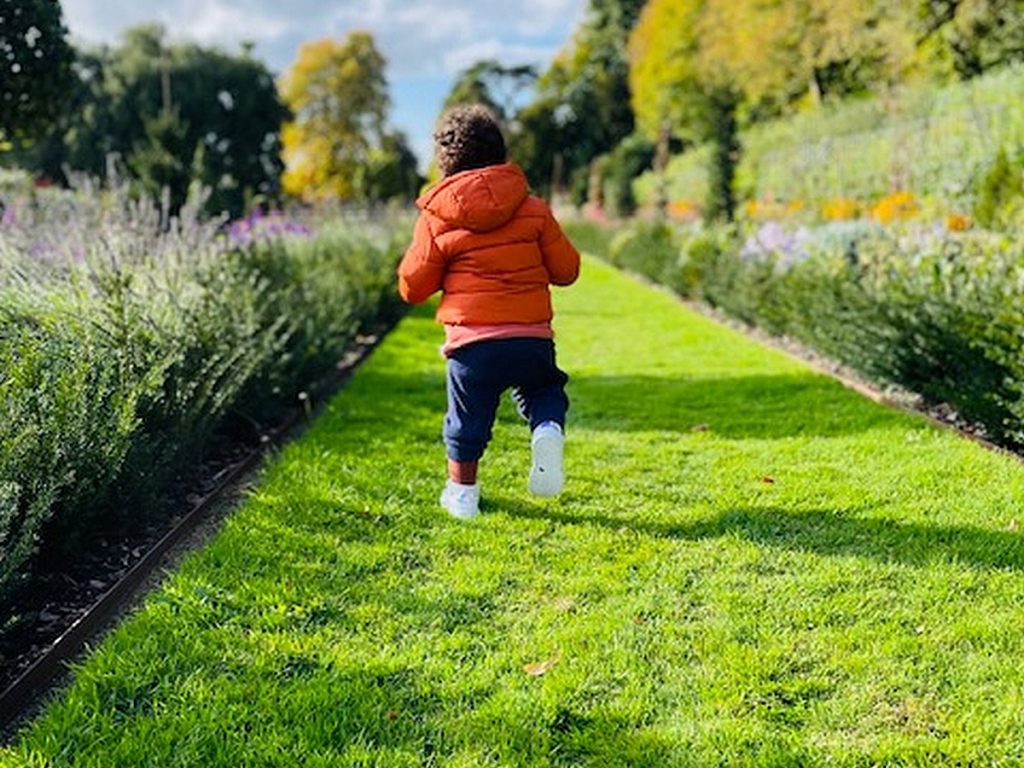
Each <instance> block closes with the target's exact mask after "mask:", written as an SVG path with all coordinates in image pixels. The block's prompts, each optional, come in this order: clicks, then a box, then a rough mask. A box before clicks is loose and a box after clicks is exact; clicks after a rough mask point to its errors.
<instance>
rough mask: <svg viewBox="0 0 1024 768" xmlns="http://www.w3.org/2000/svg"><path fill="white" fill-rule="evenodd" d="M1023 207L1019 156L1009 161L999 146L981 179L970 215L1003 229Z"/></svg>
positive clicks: (1023, 177) (1022, 172) (1023, 178)
mask: <svg viewBox="0 0 1024 768" xmlns="http://www.w3.org/2000/svg"><path fill="white" fill-rule="evenodd" d="M1022 208H1024V163H1022V157H1021V155H1019V154H1018V155H1017V157H1015V158H1014V159H1013V160H1012V161H1011V160H1010V157H1009V156H1008V155H1007V153H1006V150H1005V149H1003V148H1000V150H999V151H998V152H997V153H996V157H995V160H993V161H992V167H991V168H989V170H988V172H987V173H986V174H985V176H984V177H983V178H982V180H981V184H980V185H979V188H978V198H977V202H976V203H975V204H974V218H975V220H976V221H977V222H978V223H979V224H981V225H982V226H984V227H988V228H990V229H999V228H1005V227H1007V226H1008V225H1010V224H1012V223H1013V222H1014V220H1015V218H1016V214H1017V213H1019V212H1020V211H1021V209H1022Z"/></svg>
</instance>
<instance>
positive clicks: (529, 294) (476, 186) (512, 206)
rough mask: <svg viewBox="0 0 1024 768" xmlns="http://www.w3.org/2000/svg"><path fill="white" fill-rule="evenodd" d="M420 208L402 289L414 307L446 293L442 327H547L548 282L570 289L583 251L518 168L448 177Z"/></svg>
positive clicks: (400, 269) (405, 261)
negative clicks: (529, 189) (435, 295)
mask: <svg viewBox="0 0 1024 768" xmlns="http://www.w3.org/2000/svg"><path fill="white" fill-rule="evenodd" d="M416 205H417V206H419V208H420V209H421V211H422V213H421V214H420V218H419V221H417V222H416V230H415V233H414V235H413V242H412V245H411V246H409V250H407V251H406V252H405V256H404V257H403V259H402V263H401V264H400V265H399V267H398V288H399V292H400V293H401V294H402V298H403V299H405V300H406V301H407V302H409V303H411V304H419V303H420V302H422V301H426V299H427V298H428V297H429V296H430V295H431V294H433V293H434V292H436V291H438V290H443V291H444V294H443V296H442V298H441V306H440V307H439V308H438V310H437V319H438V320H439V321H440V322H442V323H446V324H449V325H501V324H505V323H543V322H546V321H548V320H550V319H551V295H550V293H549V291H548V285H549V284H554V285H569V284H571V283H573V282H574V281H575V280H576V277H577V275H578V274H579V269H580V255H579V253H578V252H577V251H576V249H575V248H574V247H573V245H572V243H570V242H569V239H568V238H567V237H566V236H565V235H564V234H563V233H562V229H561V227H559V226H558V222H557V221H555V217H554V216H553V215H552V213H551V209H550V208H549V207H548V205H547V203H545V202H544V201H543V200H541V199H540V198H537V197H533V196H531V195H530V194H529V193H528V191H527V185H526V176H524V175H523V172H522V170H520V168H519V167H518V166H517V165H515V164H513V163H506V164H504V165H492V166H488V167H486V168H479V169H476V170H471V171H463V172H462V173H457V174H454V175H452V176H449V177H448V178H446V179H444V181H442V182H441V183H440V184H438V185H437V186H436V187H434V189H432V190H431V191H430V192H428V193H426V194H425V195H423V197H421V198H420V199H419V200H417V201H416Z"/></svg>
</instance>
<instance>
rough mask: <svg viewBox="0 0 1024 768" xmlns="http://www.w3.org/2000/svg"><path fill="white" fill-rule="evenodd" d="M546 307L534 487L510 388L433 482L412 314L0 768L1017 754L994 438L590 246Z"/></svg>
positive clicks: (722, 762)
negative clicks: (953, 423)
mask: <svg viewBox="0 0 1024 768" xmlns="http://www.w3.org/2000/svg"><path fill="white" fill-rule="evenodd" d="M555 300H556V305H557V309H556V322H557V324H558V354H559V361H560V364H561V365H562V366H563V367H564V368H565V369H566V370H567V371H568V372H569V373H570V375H571V377H572V378H571V380H570V383H569V396H570V398H571V399H572V406H571V409H570V411H569V419H570V426H569V431H568V444H567V452H566V459H567V464H566V466H567V468H568V484H567V487H566V490H565V492H564V493H563V494H562V495H561V496H560V497H559V498H558V499H551V500H544V501H538V500H537V499H536V498H533V497H531V496H529V494H528V493H527V490H526V475H527V472H528V468H529V466H530V447H529V433H528V431H527V429H526V428H525V426H524V425H523V423H522V421H521V420H520V419H519V418H518V417H517V415H516V414H515V413H514V409H513V408H512V407H511V403H510V402H508V401H507V400H506V401H505V402H503V403H502V407H501V410H500V411H499V418H498V420H497V423H496V425H495V429H494V440H493V442H492V443H491V446H490V447H489V449H488V452H487V454H486V456H485V458H484V460H483V462H481V475H480V477H481V488H482V491H483V507H482V514H481V516H480V518H479V519H477V520H476V521H474V522H472V523H470V524H468V525H467V524H466V523H465V522H463V521H459V520H453V519H451V518H449V517H448V516H447V515H446V514H445V513H444V511H442V510H441V509H439V508H438V505H437V493H438V490H439V488H440V487H441V485H442V484H443V482H444V475H445V468H444V461H445V457H444V448H443V446H442V445H441V444H440V441H439V439H438V432H439V429H440V415H441V414H443V412H444V407H445V395H444V364H443V361H442V360H440V359H439V358H438V355H437V344H438V342H439V340H440V338H441V332H440V330H439V329H438V327H437V325H436V323H434V321H433V319H432V317H431V316H430V315H431V311H430V309H429V308H422V309H418V310H416V311H415V312H413V313H411V314H410V315H409V316H408V317H406V319H405V320H403V322H402V324H401V326H400V327H399V328H398V329H396V331H395V332H394V333H393V334H392V335H390V336H389V337H388V338H387V339H386V340H385V341H384V342H383V344H382V345H381V346H380V347H379V348H378V349H377V350H376V351H375V352H374V354H373V357H372V358H371V359H370V360H368V361H367V362H366V364H365V365H364V366H362V367H360V369H359V371H358V372H357V373H356V375H355V376H354V377H353V379H352V380H351V382H350V383H349V385H348V386H346V388H345V389H344V391H343V392H342V393H340V394H339V396H338V397H336V398H335V399H334V400H333V401H332V402H331V403H330V405H329V406H328V408H327V409H326V410H325V412H324V414H323V417H322V418H321V419H319V420H318V421H317V422H316V423H315V424H313V425H312V426H311V428H310V429H309V431H308V432H307V433H306V434H305V435H304V436H303V437H302V438H301V439H298V440H296V441H294V442H293V443H291V444H290V445H289V446H287V447H286V448H285V449H284V450H283V451H281V452H280V454H279V455H277V456H275V457H274V458H273V459H272V460H271V461H270V462H268V466H267V467H266V470H265V471H264V472H263V473H262V475H261V477H260V479H259V482H258V483H257V484H256V486H255V487H254V488H253V489H252V490H251V491H250V493H249V494H247V498H246V499H244V501H243V502H242V503H241V504H240V505H239V508H238V509H237V510H235V511H234V512H233V513H232V514H231V516H230V518H229V519H228V521H227V523H226V524H225V525H224V526H223V528H222V530H221V531H220V532H219V533H218V534H217V536H216V537H215V538H214V539H213V540H212V541H211V542H209V543H208V544H207V545H206V546H205V547H204V548H202V549H201V550H199V551H197V552H195V553H193V554H192V555H191V556H190V557H189V558H188V559H187V560H186V561H185V563H184V564H183V565H182V566H181V568H179V569H178V570H177V571H176V572H175V573H174V574H172V575H170V576H169V577H168V578H167V579H166V580H164V583H163V584H162V585H161V586H160V587H159V588H158V589H157V590H156V591H155V592H154V593H153V594H152V595H150V596H149V598H148V599H147V600H146V602H145V604H144V605H143V606H141V607H140V608H139V609H138V610H137V611H135V612H133V613H132V615H130V616H129V617H127V618H126V619H125V620H124V622H123V623H122V625H121V626H120V627H118V628H117V629H116V630H115V631H113V632H111V633H110V634H109V635H108V636H107V637H106V638H105V639H104V641H103V642H102V644H100V645H99V647H98V648H96V649H95V650H94V651H93V652H92V653H90V654H89V657H88V658H86V659H85V660H83V661H82V662H81V663H80V664H78V665H76V670H75V675H74V680H73V681H71V682H70V683H69V685H68V686H67V688H66V690H64V691H61V692H60V693H58V694H57V695H55V696H54V699H53V701H51V702H49V703H48V705H47V707H46V709H45V710H44V711H43V712H42V714H41V715H40V716H39V717H38V718H37V719H36V720H35V721H34V722H32V723H30V724H28V725H27V726H26V727H25V729H24V730H23V731H22V732H21V733H20V734H17V735H16V736H15V737H13V738H12V743H11V745H10V746H9V747H7V748H4V749H0V765H3V766H4V768H16V767H17V768H23V767H24V766H26V765H28V766H44V765H47V766H48V765H63V764H66V763H70V762H73V764H74V765H75V766H77V767H78V768H115V767H116V768H120V767H122V766H123V767H124V768H129V767H134V766H143V765H146V766H149V765H154V766H157V765H158V766H168V767H170V766H203V768H235V767H236V766H286V765H294V764H296V762H297V761H298V762H300V763H301V764H302V765H304V766H310V767H311V768H327V767H328V766H375V767H379V768H423V767H424V766H438V767H440V766H445V768H570V766H571V767H572V768H704V767H706V766H730V768H731V767H732V766H737V767H738V768H764V767H771V768H826V767H827V766H841V767H842V768H866V767H867V766H892V767H893V768H895V767H896V766H900V767H901V768H910V767H911V766H913V767H914V768H923V767H924V766H928V768H957V767H959V768H964V766H1008V765H1014V764H1015V763H1017V762H1018V761H1019V760H1018V758H1019V756H1020V754H1021V751H1022V749H1024V736H1022V734H1021V733H1020V732H1019V725H1020V711H1019V708H1018V706H1017V702H1018V701H1019V697H1020V691H1021V688H1022V686H1024V670H1022V668H1021V664H1020V658H1021V657H1022V656H1024V633H1021V632H1019V631H1018V627H1019V626H1020V623H1021V620H1022V615H1024V579H1022V578H1021V574H1022V571H1024V540H1022V539H1021V535H1020V532H1019V531H1017V530H1012V529H1013V528H1016V527H1017V522H1016V521H1017V520H1019V518H1020V499H1021V498H1022V497H1024V472H1022V471H1021V467H1020V465H1019V463H1018V462H1016V461H1015V460H1014V459H1012V458H1011V457H1008V456H1004V455H999V454H996V453H993V452H989V451H985V450H983V449H982V448H981V447H979V446H977V445H975V444H973V443H971V442H970V441H968V440H964V439H962V438H961V437H960V436H958V435H956V434H954V433H951V432H949V431H945V430H939V429H936V428H933V427H931V426H929V425H928V424H926V423H925V422H924V421H923V420H922V419H920V418H918V417H915V416H910V415H907V414H902V413H898V412H895V411H894V410H892V409H888V408H884V407H881V406H878V405H876V404H874V403H872V402H870V401H868V400H867V399H865V398H863V397H861V396H859V395H857V394H856V393H853V392H850V391H849V390H847V389H845V388H843V387H842V386H841V385H840V384H839V383H838V382H835V381H833V380H831V379H829V378H828V377H824V376H820V375H817V374H815V373H813V372H812V371H810V370H808V368H807V366H806V365H804V364H803V363H801V362H799V361H795V360H793V359H791V358H788V357H786V356H784V355H782V354H779V353H777V352H774V351H771V350H767V349H765V348H764V347H763V346H761V345H759V344H756V343H754V342H752V341H751V340H750V339H746V338H744V337H743V336H741V335H740V334H737V333H734V332H732V331H730V330H728V329H726V328H723V327H722V326H721V325H720V324H717V323H713V322H711V321H709V320H707V319H706V318H702V317H700V316H698V315H696V314H695V313H693V312H690V311H688V310H687V309H685V308H683V307H681V306H680V305H679V302H677V301H676V300H674V298H673V297H671V296H669V295H667V294H666V293H665V292H659V291H653V290H651V289H650V288H648V287H646V286H643V285H640V284H638V283H637V282H636V281H633V280H630V279H628V278H627V277H625V276H623V275H621V274H617V273H616V272H615V271H614V270H612V269H610V268H608V267H606V266H604V265H601V264H598V263H595V262H593V261H589V262H587V263H586V264H584V269H583V272H582V275H581V280H580V283H579V284H577V285H575V286H573V287H572V288H571V289H569V290H567V291H564V292H562V291H559V292H557V293H556V296H555ZM769 481H771V482H769ZM543 661H549V663H548V664H547V665H546V670H547V671H546V672H545V673H544V674H543V675H542V676H539V677H534V676H531V675H529V674H527V672H526V670H525V668H526V667H527V666H528V665H532V664H536V663H537V662H543ZM968 703H969V704H968Z"/></svg>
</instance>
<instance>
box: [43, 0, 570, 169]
mask: <svg viewBox="0 0 1024 768" xmlns="http://www.w3.org/2000/svg"><path fill="white" fill-rule="evenodd" d="M585 2H586V0H335V2H329V1H326V2H325V1H324V0H290V1H289V0H162V2H160V3H148V2H145V1H144V0H143V1H141V2H140V0H63V2H62V6H63V8H64V20H65V23H66V25H67V27H68V29H69V30H70V32H71V36H72V38H73V39H74V40H75V41H76V42H78V43H89V42H92V43H98V42H114V41H116V40H117V37H118V35H119V34H120V32H121V31H122V30H123V29H125V28H126V27H130V26H133V25H135V24H139V23H142V22H147V21H159V22H162V23H163V24H164V26H165V27H166V28H167V29H168V31H169V33H170V36H171V37H172V38H173V39H175V40H184V39H188V40H193V41H196V42H199V43H202V44H204V45H215V46H219V47H221V48H224V49H225V50H228V51H236V50H239V44H240V43H241V41H243V40H250V41H253V42H255V43H256V48H255V53H256V55H258V56H259V57H260V58H261V59H263V61H265V62H266V63H267V64H268V65H269V67H270V68H271V70H273V71H274V72H275V73H276V74H279V73H281V72H283V71H284V70H285V69H287V68H288V66H289V65H290V64H291V63H292V61H294V60H295V56H296V53H297V52H298V48H299V46H300V45H301V44H302V43H303V42H305V41H307V40H314V39H318V38H322V37H337V38H343V37H344V36H345V35H346V34H347V33H348V32H350V31H352V30H356V29H363V30H369V31H370V32H371V33H372V34H373V36H374V39H375V40H376V42H377V46H378V48H379V49H380V50H381V52H382V53H383V54H384V56H385V57H386V58H387V60H388V71H387V76H388V81H389V83H390V85H391V97H392V105H391V123H392V125H394V126H395V127H396V128H399V129H401V130H402V131H404V132H405V133H406V135H407V136H408V137H409V140H410V142H411V144H412V146H413V149H414V150H415V151H416V154H417V155H418V156H419V159H420V164H421V166H425V165H426V163H427V161H428V160H429V152H430V134H431V130H432V128H433V124H434V121H435V119H436V117H437V114H438V111H439V109H440V106H441V103H442V102H443V101H444V98H445V96H446V95H447V93H448V91H449V89H450V88H451V85H452V83H453V81H454V78H455V75H456V74H457V73H458V72H459V71H460V70H461V69H464V68H466V67H467V66H469V65H470V64H472V63H473V62H475V61H478V60H480V59H485V58H496V59H498V60H499V61H501V62H502V63H504V64H506V65H512V64H526V63H534V64H539V65H541V66H542V67H543V66H544V65H545V64H546V63H547V62H549V61H550V60H551V58H552V56H553V55H554V54H555V52H556V51H557V50H558V49H559V48H560V47H561V46H562V45H563V44H564V43H565V42H566V41H567V40H568V39H569V36H570V35H571V33H572V30H573V29H574V28H575V27H576V25H577V23H578V22H579V21H580V20H581V18H582V16H583V10H584V6H585Z"/></svg>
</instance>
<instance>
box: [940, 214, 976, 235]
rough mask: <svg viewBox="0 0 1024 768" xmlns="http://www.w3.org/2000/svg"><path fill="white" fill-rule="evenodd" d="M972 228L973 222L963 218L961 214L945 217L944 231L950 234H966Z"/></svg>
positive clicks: (965, 217) (968, 218)
mask: <svg viewBox="0 0 1024 768" xmlns="http://www.w3.org/2000/svg"><path fill="white" fill-rule="evenodd" d="M973 226H974V222H973V221H971V219H970V217H968V216H964V215H963V214H962V213H951V214H949V216H947V217H946V229H948V230H949V231H950V232H966V231H967V230H968V229H970V228H971V227H973Z"/></svg>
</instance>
